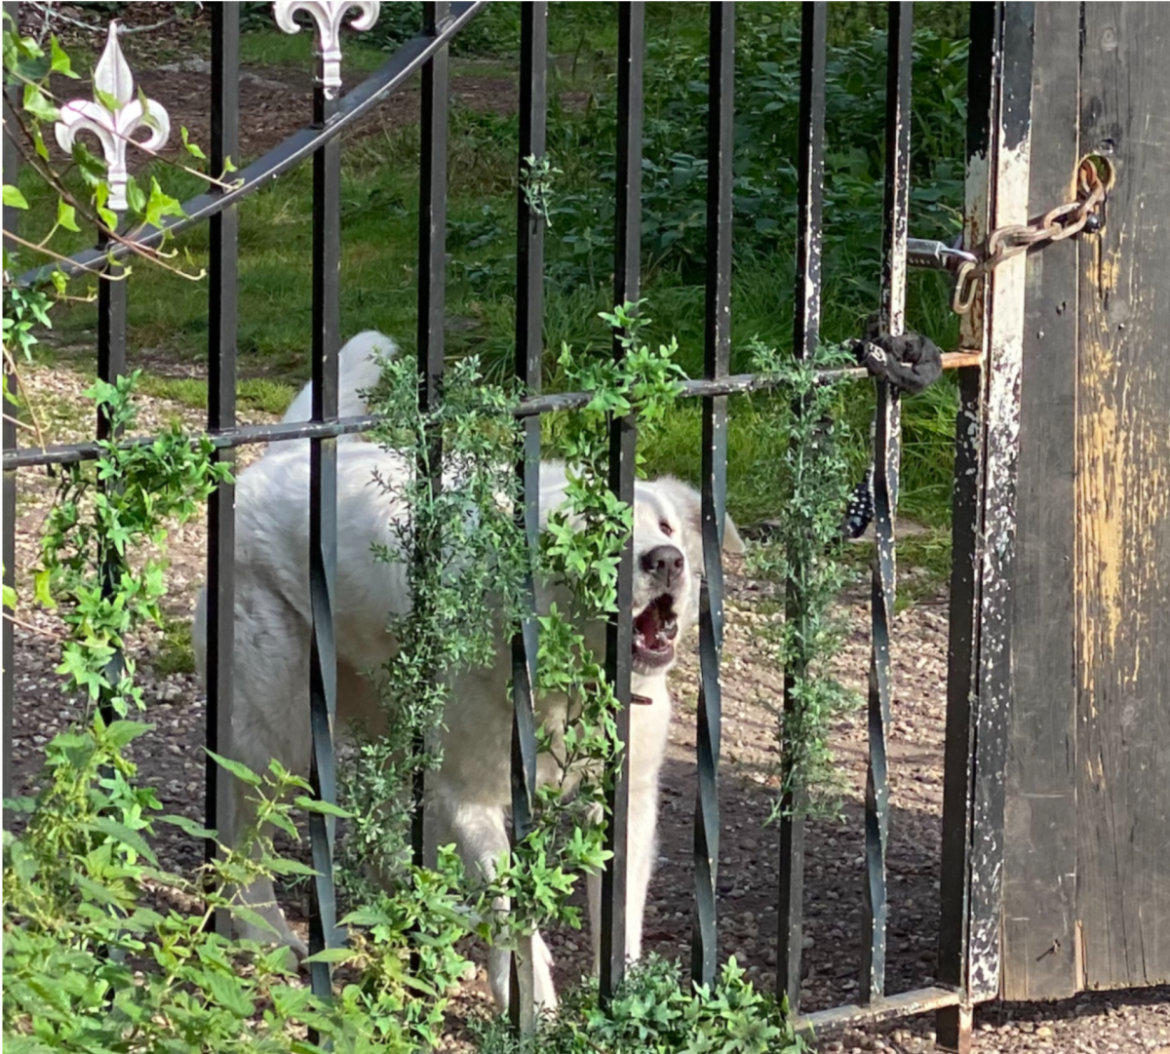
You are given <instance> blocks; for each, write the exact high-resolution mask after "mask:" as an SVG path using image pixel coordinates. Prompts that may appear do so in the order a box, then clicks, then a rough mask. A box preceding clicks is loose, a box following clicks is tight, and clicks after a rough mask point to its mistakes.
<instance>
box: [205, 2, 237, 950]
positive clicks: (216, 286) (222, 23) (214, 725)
mask: <svg viewBox="0 0 1170 1054" xmlns="http://www.w3.org/2000/svg"><path fill="white" fill-rule="evenodd" d="M239 141H240V9H239V5H238V4H215V5H214V6H213V7H212V9H211V171H212V173H213V174H214V175H216V176H219V175H220V174H221V173H222V172H224V170H225V167H226V164H227V161H228V159H229V158H233V159H235V160H236V161H238V160H239ZM210 234H211V254H210V263H209V267H208V284H209V288H208V295H209V301H208V348H207V351H208V371H209V377H208V391H207V429H208V431H210V432H219V431H223V430H224V429H227V428H232V427H234V425H235V423H236V320H237V308H238V294H237V290H236V278H237V242H238V235H239V213H238V212H237V210H236V207H235V206H234V205H233V206H231V207H229V208H227V209H224V211H223V212H219V213H217V214H216V215H214V216H212V217H211V220H210ZM212 458H213V460H214V461H216V462H219V463H222V464H226V465H228V466H231V465H232V464H233V463H234V461H235V453H234V451H232V450H230V449H229V450H216V451H215V452H214V453H213V454H212ZM235 502H236V496H235V486H234V485H233V484H220V486H219V487H217V488H216V491H215V493H214V494H212V495H211V497H210V498H209V499H208V503H207V675H206V684H207V730H206V735H207V745H208V747H209V748H210V749H211V750H214V751H215V752H216V753H219V754H222V753H224V751H225V750H228V749H230V743H231V708H232V664H233V653H234V647H235V577H236V576H235V567H234V562H235ZM205 772H206V780H205V793H206V804H205V815H206V817H207V826H208V827H210V828H211V829H213V830H222V824H223V821H224V819H225V817H226V816H227V802H226V800H221V798H222V797H223V793H224V790H225V783H226V781H225V780H222V779H221V778H220V775H221V774H220V771H219V766H218V765H216V763H215V762H214V761H212V760H211V758H208V759H207V763H206V768H205ZM205 852H206V855H207V859H208V860H210V859H212V858H213V857H214V855H215V852H216V847H215V841H214V840H213V839H208V841H207V844H206V847H205ZM229 921H230V920H229V919H228V918H227V916H226V913H217V918H216V925H217V927H218V928H220V930H221V932H224V931H225V929H226V927H227V925H228V924H229Z"/></svg>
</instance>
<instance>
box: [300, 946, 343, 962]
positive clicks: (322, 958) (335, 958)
mask: <svg viewBox="0 0 1170 1054" xmlns="http://www.w3.org/2000/svg"><path fill="white" fill-rule="evenodd" d="M351 958H353V949H352V948H326V949H324V951H319V952H317V954H316V955H310V956H308V957H307V958H304V959H302V960H301V962H302V963H343V962H345V961H346V960H347V959H351Z"/></svg>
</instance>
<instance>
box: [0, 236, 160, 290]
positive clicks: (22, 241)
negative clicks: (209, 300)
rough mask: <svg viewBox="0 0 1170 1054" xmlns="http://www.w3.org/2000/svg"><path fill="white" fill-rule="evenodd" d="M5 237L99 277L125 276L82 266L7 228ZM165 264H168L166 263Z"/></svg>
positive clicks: (114, 278)
mask: <svg viewBox="0 0 1170 1054" xmlns="http://www.w3.org/2000/svg"><path fill="white" fill-rule="evenodd" d="M4 237H5V238H11V239H12V240H13V241H14V242H16V244H17V245H23V246H24V247H25V248H26V249H32V251H33V252H37V253H42V254H44V255H45V256H48V257H51V258H52V259H54V260H57V261H59V262H60V263H67V264H72V265H74V266H77V267H79V268H80V269H81V270H82V271H83V272H85V273H86V274H92V275H96V276H97V277H98V278H105V279H107V280H109V281H116V282H120V281H121V280H122V278H123V277H125V276H124V275H111V274H107V273H106V272H104V271H95V270H94V269H93V268H92V267H82V266H81V265H80V264H78V263H77V262H76V261H75V260H71V259H70V258H69V257H68V256H62V255H61V254H60V253H55V252H53V250H52V249H46V248H44V247H43V246H40V245H37V244H35V243H34V242H30V241H26V240H25V239H24V238H22V237H20V235H18V234H13V233H12V231H10V230H8V229H7V228H5V229H4ZM131 244H133V243H131ZM163 266H166V265H165V264H164V265H163Z"/></svg>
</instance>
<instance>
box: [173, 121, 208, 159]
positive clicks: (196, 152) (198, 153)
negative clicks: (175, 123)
mask: <svg viewBox="0 0 1170 1054" xmlns="http://www.w3.org/2000/svg"><path fill="white" fill-rule="evenodd" d="M179 134H180V135H181V136H182V138H183V146H184V147H186V148H187V153H189V154H190V155H191V156H192V157H197V158H198V159H199V160H200V161H206V160H207V155H206V154H205V153H204V152H203V151H202V150H201V149H200V148H199V147H198V146H197V145H196V144H195V143H192V142H190V141H189V139H188V136H189V134H190V133H189V132H188V131H187V129H186V128H185V127H183V126H182V125H180V126H179Z"/></svg>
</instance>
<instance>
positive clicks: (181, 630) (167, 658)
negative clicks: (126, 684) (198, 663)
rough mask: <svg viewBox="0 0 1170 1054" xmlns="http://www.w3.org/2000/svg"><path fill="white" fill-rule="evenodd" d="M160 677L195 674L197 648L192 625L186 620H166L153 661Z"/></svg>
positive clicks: (156, 672) (155, 670)
mask: <svg viewBox="0 0 1170 1054" xmlns="http://www.w3.org/2000/svg"><path fill="white" fill-rule="evenodd" d="M152 664H153V666H154V672H155V674H156V676H158V677H171V676H173V675H174V674H178V673H194V672H195V648H194V645H193V644H192V642H191V623H190V622H189V621H187V620H186V619H171V618H168V619H166V620H164V622H163V625H162V636H161V637H160V638H159V641H158V645H157V647H156V648H155V652H154V657H153V660H152Z"/></svg>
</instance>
